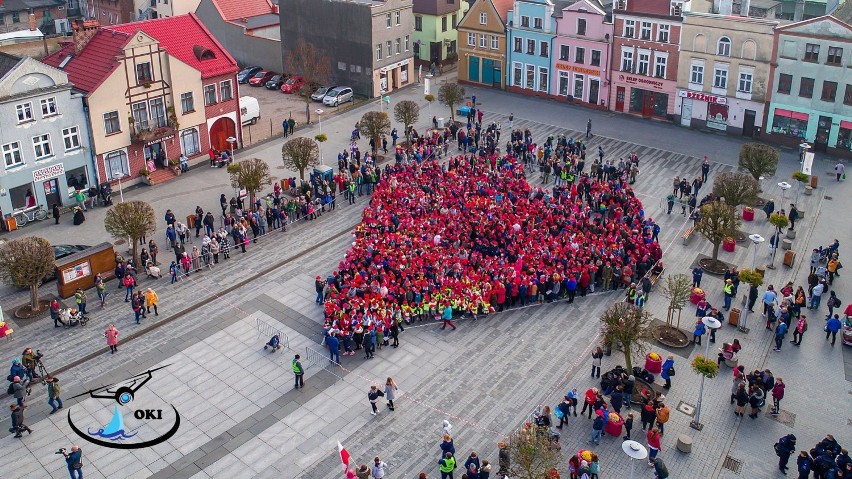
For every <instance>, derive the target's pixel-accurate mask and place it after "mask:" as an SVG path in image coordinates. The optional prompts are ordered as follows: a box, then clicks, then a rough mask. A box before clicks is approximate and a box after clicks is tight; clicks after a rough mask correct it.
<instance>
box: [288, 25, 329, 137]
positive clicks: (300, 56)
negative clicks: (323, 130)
mask: <svg viewBox="0 0 852 479" xmlns="http://www.w3.org/2000/svg"><path fill="white" fill-rule="evenodd" d="M284 63H285V64H286V65H287V70H289V72H288V73H290V74H291V75H298V76H301V77H302V78H304V79H305V84H304V85H303V86H302V88H300V89H299V91H298V92H297V94H298V95H299V96H301V97H302V99H303V100H304V101H305V118H306V119H307V122H308V123H310V122H311V94H312V93H313V92H314V90H316V89H317V88H319V87H320V86H322V85H326V84H327V83H328V81H329V74H330V73H331V60H330V59H329V57H328V55H326V54H325V51H324V50H321V49H319V48H317V47H315V46H314V45H312V44H310V43H308V42H306V41H305V40H304V39H299V40H298V41H297V42H296V45H295V46H294V47H293V48H292V49H291V50H290V51H288V52H287V57H286V59H285V60H284Z"/></svg>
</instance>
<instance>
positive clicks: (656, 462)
mask: <svg viewBox="0 0 852 479" xmlns="http://www.w3.org/2000/svg"><path fill="white" fill-rule="evenodd" d="M648 463H649V464H650V465H651V467H653V468H654V479H668V477H669V470H668V469H667V468H666V464H665V463H664V462H663V458H662V457H655V458H654V459H651V460H650V461H648Z"/></svg>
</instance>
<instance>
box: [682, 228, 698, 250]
mask: <svg viewBox="0 0 852 479" xmlns="http://www.w3.org/2000/svg"><path fill="white" fill-rule="evenodd" d="M693 233H695V226H690V227H689V228H687V229H686V231H684V232H683V236H681V239H682V240H683V244H684V246H686V245H688V244H689V240H690V238H692V234H693Z"/></svg>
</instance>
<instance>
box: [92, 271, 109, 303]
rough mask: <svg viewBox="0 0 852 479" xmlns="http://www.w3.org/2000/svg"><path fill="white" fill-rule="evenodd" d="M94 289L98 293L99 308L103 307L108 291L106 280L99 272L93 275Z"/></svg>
mask: <svg viewBox="0 0 852 479" xmlns="http://www.w3.org/2000/svg"><path fill="white" fill-rule="evenodd" d="M95 291H97V293H98V300H99V301H100V303H101V308H103V307H104V306H106V297H107V295H108V294H109V293H108V292H107V290H106V282H105V281H104V279H103V277H101V274H100V273H98V274H97V275H95Z"/></svg>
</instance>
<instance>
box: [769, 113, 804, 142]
mask: <svg viewBox="0 0 852 479" xmlns="http://www.w3.org/2000/svg"><path fill="white" fill-rule="evenodd" d="M808 119H809V115H808V114H807V113H800V112H798V111H792V110H785V109H782V108H775V109H774V110H773V111H772V122H771V123H770V124H771V125H772V129H771V133H772V134H773V135H781V136H786V137H790V138H797V139H807V134H808Z"/></svg>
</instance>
